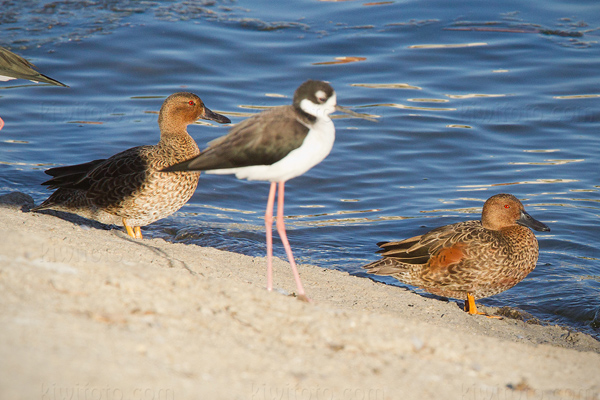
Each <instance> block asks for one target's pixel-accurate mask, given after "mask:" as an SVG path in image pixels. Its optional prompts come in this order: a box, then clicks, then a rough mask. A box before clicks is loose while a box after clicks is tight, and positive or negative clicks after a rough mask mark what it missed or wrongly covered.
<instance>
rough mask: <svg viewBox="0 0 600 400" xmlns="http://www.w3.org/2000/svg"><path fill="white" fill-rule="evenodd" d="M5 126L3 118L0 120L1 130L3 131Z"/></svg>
mask: <svg viewBox="0 0 600 400" xmlns="http://www.w3.org/2000/svg"><path fill="white" fill-rule="evenodd" d="M3 126H4V121H2V118H0V129H2V127H3Z"/></svg>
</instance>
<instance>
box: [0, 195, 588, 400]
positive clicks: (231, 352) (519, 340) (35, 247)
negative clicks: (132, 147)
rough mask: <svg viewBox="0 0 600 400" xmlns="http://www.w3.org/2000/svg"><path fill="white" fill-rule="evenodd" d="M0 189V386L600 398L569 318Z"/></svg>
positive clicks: (111, 395) (66, 391)
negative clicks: (113, 219) (535, 319)
mask: <svg viewBox="0 0 600 400" xmlns="http://www.w3.org/2000/svg"><path fill="white" fill-rule="evenodd" d="M0 202H1V203H3V204H2V205H1V206H0V231H1V233H0V235H1V236H0V237H1V238H2V240H1V241H0V261H1V262H0V265H1V267H0V288H1V289H0V290H1V293H2V295H1V296H0V318H1V322H0V323H1V326H2V329H1V330H0V399H257V400H258V399H284V400H285V399H348V400H349V399H373V400H375V399H378V400H379V399H473V400H475V399H490V400H493V399H498V400H504V399H584V400H591V399H599V398H600V343H599V342H598V341H596V340H595V339H593V338H591V337H590V336H587V335H584V334H582V333H578V332H573V331H570V330H567V329H565V328H562V327H557V326H542V325H534V324H528V323H525V322H523V321H520V320H515V319H509V318H505V319H503V320H493V319H488V318H485V317H480V316H475V317H474V316H469V315H467V314H466V313H464V312H463V311H462V310H461V309H460V307H459V305H458V304H456V303H454V302H444V301H440V300H436V299H430V298H425V297H422V296H419V295H416V294H414V293H412V292H410V291H407V290H403V289H400V288H397V287H391V286H386V285H383V284H380V283H376V282H373V281H371V280H368V279H364V278H358V277H353V276H349V275H348V274H346V273H343V272H339V271H333V270H327V269H323V268H319V267H316V266H310V265H302V266H300V273H301V275H302V278H303V282H304V284H305V287H306V289H307V292H308V294H309V295H310V296H311V298H312V300H313V302H312V303H304V302H301V301H299V300H297V299H296V298H294V297H292V296H286V295H283V294H282V293H281V292H273V293H269V292H267V291H266V290H265V289H264V286H265V259H264V258H252V257H248V256H244V255H240V254H235V253H228V252H224V251H220V250H216V249H212V248H203V247H199V246H196V245H183V244H172V243H168V242H165V241H163V240H159V239H154V240H147V239H144V240H142V241H136V240H133V239H130V238H129V237H128V236H126V235H125V233H123V232H122V231H121V230H118V229H114V230H102V229H97V228H94V227H90V226H87V225H78V224H76V223H73V222H70V221H66V220H64V219H61V218H57V217H56V216H53V215H46V214H36V213H27V212H24V211H22V210H27V208H28V207H30V206H31V204H32V199H31V198H30V197H29V196H25V195H21V194H17V193H12V194H10V195H8V196H3V197H2V198H0ZM275 284H276V286H277V287H279V288H281V289H282V291H289V292H292V291H293V289H294V283H293V279H292V277H291V272H290V270H289V266H288V264H287V263H286V262H284V261H282V260H279V259H276V261H275ZM482 308H483V309H484V310H485V308H484V307H482ZM487 311H492V312H493V311H494V310H487Z"/></svg>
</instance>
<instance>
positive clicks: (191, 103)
mask: <svg viewBox="0 0 600 400" xmlns="http://www.w3.org/2000/svg"><path fill="white" fill-rule="evenodd" d="M188 104H189V105H190V106H194V105H196V103H194V100H190V101H188Z"/></svg>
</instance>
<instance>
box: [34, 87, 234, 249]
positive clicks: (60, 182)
mask: <svg viewBox="0 0 600 400" xmlns="http://www.w3.org/2000/svg"><path fill="white" fill-rule="evenodd" d="M199 118H202V119H207V120H212V121H216V122H219V123H229V122H231V121H230V120H229V119H228V118H227V117H224V116H222V115H220V114H217V113H214V112H212V111H211V110H209V109H208V108H207V107H205V106H204V103H203V102H202V100H200V98H199V97H198V96H196V95H195V94H193V93H183V92H182V93H175V94H173V95H171V96H169V97H168V98H167V99H166V100H165V101H164V103H163V105H162V107H161V109H160V113H159V116H158V125H159V127H160V141H159V142H158V144H156V145H148V146H139V147H133V148H131V149H128V150H125V151H123V152H121V153H118V154H115V155H114V156H112V157H110V158H108V159H101V160H94V161H90V162H87V163H84V164H78V165H70V166H65V167H57V168H51V169H49V170H47V171H45V172H46V174H48V175H51V176H53V178H52V179H50V180H48V181H46V182H44V183H42V185H47V186H49V188H50V189H57V190H56V191H55V192H54V193H53V194H52V195H51V196H50V197H49V198H48V199H47V200H46V201H44V202H43V203H42V204H41V205H39V206H38V207H36V208H34V209H33V211H39V210H43V209H48V208H55V209H60V210H67V211H73V212H76V213H78V212H82V211H83V212H86V213H88V214H89V213H90V212H91V213H92V214H93V215H94V214H96V213H98V212H104V213H108V214H111V215H113V216H116V217H119V218H121V220H122V223H123V225H124V226H125V229H126V231H127V233H128V234H129V236H131V237H133V238H137V239H141V238H142V232H141V229H140V226H145V225H148V224H150V223H152V222H154V221H157V220H159V219H161V218H164V217H166V216H168V215H171V214H172V213H174V212H175V211H177V210H179V208H181V207H182V206H183V205H184V204H185V203H186V202H187V201H188V200H189V199H190V197H192V195H193V194H194V191H195V190H196V186H197V185H198V178H199V177H200V173H199V172H176V173H166V172H159V171H160V170H162V169H164V168H167V167H170V166H172V165H174V164H177V163H180V162H182V161H185V160H188V159H189V158H191V157H194V156H196V155H198V154H199V149H198V146H197V145H196V142H195V141H194V139H192V137H191V136H190V135H189V134H188V133H187V129H186V128H187V126H188V125H189V124H191V123H193V122H194V121H196V120H197V119H199Z"/></svg>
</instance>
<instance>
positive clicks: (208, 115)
mask: <svg viewBox="0 0 600 400" xmlns="http://www.w3.org/2000/svg"><path fill="white" fill-rule="evenodd" d="M200 118H201V119H207V120H209V121H215V122H218V123H220V124H229V123H231V120H230V119H229V118H227V117H226V116H224V115H221V114H217V113H216V112H214V111H211V110H209V109H208V108H206V107H204V114H203V115H201V116H200Z"/></svg>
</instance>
